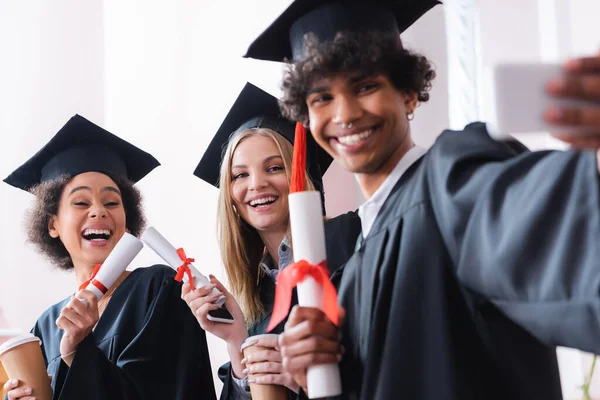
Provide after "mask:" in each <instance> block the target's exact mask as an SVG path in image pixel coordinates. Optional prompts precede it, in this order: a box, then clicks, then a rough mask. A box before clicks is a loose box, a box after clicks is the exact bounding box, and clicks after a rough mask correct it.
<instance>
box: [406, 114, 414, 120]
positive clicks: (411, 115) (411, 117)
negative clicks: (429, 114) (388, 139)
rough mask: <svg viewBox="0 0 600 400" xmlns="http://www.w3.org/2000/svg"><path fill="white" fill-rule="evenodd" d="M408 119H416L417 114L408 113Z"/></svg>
mask: <svg viewBox="0 0 600 400" xmlns="http://www.w3.org/2000/svg"><path fill="white" fill-rule="evenodd" d="M406 119H407V120H409V121H412V120H413V119H415V114H413V113H410V114H406Z"/></svg>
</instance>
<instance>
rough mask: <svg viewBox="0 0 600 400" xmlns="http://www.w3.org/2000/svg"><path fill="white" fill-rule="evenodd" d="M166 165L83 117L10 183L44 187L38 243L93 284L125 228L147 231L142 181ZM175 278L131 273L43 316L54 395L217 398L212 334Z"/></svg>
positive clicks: (21, 394)
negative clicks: (140, 188) (189, 306)
mask: <svg viewBox="0 0 600 400" xmlns="http://www.w3.org/2000/svg"><path fill="white" fill-rule="evenodd" d="M158 165H159V163H158V161H157V160H156V159H155V158H154V157H152V155H150V154H148V153H146V152H144V151H142V150H140V149H138V148H137V147H135V146H133V145H131V144H129V143H127V142H126V141H124V140H122V139H120V138H118V137H117V136H114V135H112V134H111V133H109V132H107V131H105V130H104V129H102V128H101V127H99V126H97V125H95V124H93V123H92V122H90V121H88V120H87V119H85V118H83V117H81V116H79V115H76V116H74V117H73V118H71V119H70V120H69V121H68V122H67V124H66V125H65V126H64V127H63V128H62V129H61V130H60V131H59V132H58V133H57V134H56V135H55V136H54V137H53V138H52V140H50V142H49V143H48V144H47V145H46V146H44V147H43V148H42V149H41V150H40V151H39V152H38V153H37V154H36V155H35V156H33V157H32V158H31V159H30V160H29V161H27V162H26V163H25V164H23V165H22V166H21V167H19V168H18V169H17V170H16V171H14V172H13V173H12V174H11V175H10V176H9V177H8V178H6V179H5V182H7V183H8V184H10V185H12V186H15V187H17V188H20V189H23V190H27V191H30V192H31V193H33V194H35V196H36V203H35V206H34V208H33V210H32V211H31V213H30V215H29V218H28V220H27V222H28V227H27V230H28V237H29V241H30V242H31V243H33V244H34V245H35V247H36V248H37V250H38V251H39V252H40V253H41V254H42V255H44V256H45V257H46V258H47V259H48V260H49V261H50V262H51V263H52V264H54V265H55V266H56V267H58V268H59V269H62V270H67V271H73V272H74V274H75V278H76V280H77V286H78V287H80V288H83V287H85V285H86V282H89V279H91V277H92V274H93V271H94V269H95V267H96V266H97V265H101V264H102V263H103V262H104V261H105V260H106V258H107V257H108V255H109V254H110V252H111V251H112V249H113V248H114V247H115V245H116V244H117V242H118V241H119V240H120V239H121V237H122V236H123V234H124V233H125V232H129V233H130V234H132V235H134V236H139V234H140V233H141V231H142V229H143V228H144V214H143V212H142V205H141V196H140V193H139V191H138V190H137V189H136V188H135V187H134V186H133V184H134V183H135V182H137V181H139V180H140V179H142V178H143V177H144V176H146V175H147V174H148V173H149V172H150V171H152V170H153V169H154V168H156V167H157V166H158ZM174 276H175V273H174V271H173V270H172V269H171V268H169V267H166V266H163V265H155V266H152V267H148V268H138V269H135V270H134V271H133V272H124V273H123V274H122V275H121V276H120V277H119V278H118V279H117V281H116V282H115V284H114V285H113V286H112V287H110V288H108V291H107V292H106V294H105V295H104V297H102V299H100V301H96V296H95V295H94V294H93V293H91V292H89V291H87V290H79V291H78V292H76V293H75V295H71V296H68V297H67V298H66V299H65V300H63V301H61V302H60V303H58V304H55V305H53V306H51V307H50V308H48V309H47V310H46V311H45V312H44V313H43V314H42V316H41V317H40V318H39V319H38V320H37V322H36V324H35V327H34V328H33V330H32V333H33V334H34V335H35V336H37V337H39V338H40V339H41V341H42V354H43V356H44V360H45V362H46V366H47V371H48V374H49V375H51V377H52V390H53V393H54V397H53V398H54V399H63V400H71V399H98V400H100V399H102V400H115V399H123V400H125V399H127V400H130V399H204V398H206V399H214V398H215V397H216V396H215V391H214V385H213V380H212V373H211V367H210V360H209V356H208V347H207V344H206V336H205V333H204V331H203V330H202V329H200V327H199V326H198V324H197V323H196V321H195V320H194V318H193V317H192V316H191V315H190V313H189V311H188V310H187V306H186V304H185V303H184V302H183V301H181V299H180V295H179V293H180V290H181V284H180V283H178V282H176V281H174ZM80 299H84V300H86V302H87V307H86V306H85V305H84V303H82V302H81V301H80ZM5 389H6V390H7V391H8V399H9V400H16V399H29V398H31V397H29V396H35V395H36V393H32V391H31V388H28V387H25V386H24V385H22V384H21V383H20V382H18V381H9V382H7V383H6V385H5Z"/></svg>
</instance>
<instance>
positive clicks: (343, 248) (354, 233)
mask: <svg viewBox="0 0 600 400" xmlns="http://www.w3.org/2000/svg"><path fill="white" fill-rule="evenodd" d="M360 230H361V225H360V218H359V217H358V214H357V213H356V212H354V211H351V212H348V213H346V214H342V215H339V216H337V217H335V218H331V219H328V220H327V221H325V242H326V251H327V267H328V268H329V270H330V272H331V273H333V272H335V271H336V270H338V269H339V268H340V267H341V266H342V265H343V264H344V263H345V262H346V260H348V258H350V256H351V255H352V253H354V248H355V245H356V240H357V238H358V236H359V235H360ZM259 293H260V300H261V303H262V304H263V306H264V309H265V314H264V315H263V316H262V318H261V319H260V321H258V322H257V323H256V324H254V325H253V326H251V327H250V329H249V330H248V335H249V336H254V335H260V334H262V333H265V332H266V331H267V326H268V325H269V321H270V320H271V313H272V311H273V304H274V302H275V283H274V282H273V280H272V279H271V278H269V277H263V279H261V280H260V282H259ZM296 304H298V298H297V296H296V290H294V292H293V297H292V307H293V306H294V305H296ZM286 321H287V319H286V320H283V321H282V322H281V323H280V324H279V325H277V327H275V328H274V329H273V330H272V333H281V332H283V328H284V326H285V322H286ZM219 378H220V379H221V380H222V381H223V391H222V392H221V399H222V400H224V399H230V398H232V397H231V393H233V388H232V386H231V385H235V382H233V379H231V364H230V363H226V364H224V365H223V366H221V368H219ZM296 397H297V395H296V393H294V392H293V391H291V390H290V391H289V396H288V398H289V399H295V398H296Z"/></svg>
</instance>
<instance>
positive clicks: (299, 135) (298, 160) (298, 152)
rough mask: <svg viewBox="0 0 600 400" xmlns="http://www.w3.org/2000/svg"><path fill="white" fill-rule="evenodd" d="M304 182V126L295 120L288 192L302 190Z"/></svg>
mask: <svg viewBox="0 0 600 400" xmlns="http://www.w3.org/2000/svg"><path fill="white" fill-rule="evenodd" d="M305 182H306V128H305V127H304V125H302V124H301V123H299V122H296V133H295V138H294V157H293V158H292V181H291V182H290V193H296V192H303V191H304V184H305Z"/></svg>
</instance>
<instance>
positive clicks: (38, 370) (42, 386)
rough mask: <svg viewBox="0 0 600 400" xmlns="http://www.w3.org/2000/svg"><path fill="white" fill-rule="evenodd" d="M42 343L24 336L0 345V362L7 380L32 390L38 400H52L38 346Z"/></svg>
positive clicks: (42, 358)
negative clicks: (15, 381)
mask: <svg viewBox="0 0 600 400" xmlns="http://www.w3.org/2000/svg"><path fill="white" fill-rule="evenodd" d="M41 344H42V341H41V340H40V339H39V338H37V337H35V336H33V335H32V334H29V333H28V334H25V335H21V336H18V337H16V338H14V339H11V340H9V341H7V342H4V343H3V344H2V345H0V362H1V363H2V366H3V367H4V370H5V371H6V375H7V376H8V379H18V380H19V381H20V382H21V385H22V386H23V387H30V388H31V389H32V394H31V396H35V398H36V399H38V400H52V388H51V387H50V379H48V373H47V372H46V364H45V363H44V357H43V356H42V350H41V348H40V345H41Z"/></svg>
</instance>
